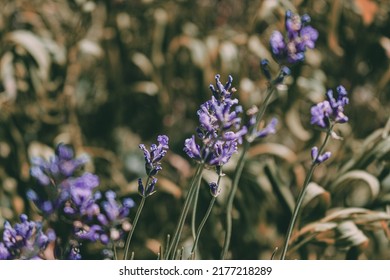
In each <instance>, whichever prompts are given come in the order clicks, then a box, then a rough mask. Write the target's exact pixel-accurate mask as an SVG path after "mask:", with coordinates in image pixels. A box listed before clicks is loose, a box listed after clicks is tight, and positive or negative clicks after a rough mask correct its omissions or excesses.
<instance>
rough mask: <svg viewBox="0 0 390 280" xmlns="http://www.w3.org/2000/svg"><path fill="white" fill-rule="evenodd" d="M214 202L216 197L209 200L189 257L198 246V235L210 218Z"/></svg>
mask: <svg viewBox="0 0 390 280" xmlns="http://www.w3.org/2000/svg"><path fill="white" fill-rule="evenodd" d="M215 200H216V197H215V196H213V198H212V199H211V201H210V204H209V208H208V209H207V212H206V214H205V215H204V217H203V219H202V221H201V223H200V225H199V227H198V230H197V231H196V238H195V241H194V245H192V249H191V255H192V256H193V255H194V253H195V250H196V246H198V242H199V237H200V233H201V232H202V229H203V227H204V225H205V224H206V221H207V219H208V218H209V216H210V213H211V210H212V209H213V206H214V202H215Z"/></svg>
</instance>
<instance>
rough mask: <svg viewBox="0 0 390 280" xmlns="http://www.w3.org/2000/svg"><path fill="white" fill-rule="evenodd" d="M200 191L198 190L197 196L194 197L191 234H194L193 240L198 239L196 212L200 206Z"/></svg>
mask: <svg viewBox="0 0 390 280" xmlns="http://www.w3.org/2000/svg"><path fill="white" fill-rule="evenodd" d="M199 189H200V188H197V190H196V192H195V195H194V204H193V207H192V218H191V232H192V238H194V239H195V238H196V212H197V211H196V210H197V208H198V207H197V206H198V198H199Z"/></svg>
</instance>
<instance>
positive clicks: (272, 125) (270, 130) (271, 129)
mask: <svg viewBox="0 0 390 280" xmlns="http://www.w3.org/2000/svg"><path fill="white" fill-rule="evenodd" d="M277 124H278V119H276V118H273V119H272V120H271V121H270V122H269V123H268V125H267V126H266V127H265V128H263V129H262V130H260V131H258V132H256V136H255V137H256V138H264V137H266V136H268V135H270V134H275V133H276V125H277Z"/></svg>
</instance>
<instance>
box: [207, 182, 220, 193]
mask: <svg viewBox="0 0 390 280" xmlns="http://www.w3.org/2000/svg"><path fill="white" fill-rule="evenodd" d="M209 187H210V193H211V195H212V196H214V197H217V196H218V195H219V194H220V192H221V191H220V189H219V187H218V185H217V184H216V183H214V182H211V183H210V184H209Z"/></svg>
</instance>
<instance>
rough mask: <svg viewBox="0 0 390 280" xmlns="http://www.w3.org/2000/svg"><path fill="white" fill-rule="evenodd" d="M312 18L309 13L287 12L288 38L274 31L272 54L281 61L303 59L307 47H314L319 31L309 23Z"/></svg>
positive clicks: (271, 43)
mask: <svg viewBox="0 0 390 280" xmlns="http://www.w3.org/2000/svg"><path fill="white" fill-rule="evenodd" d="M310 20H311V19H310V16H309V15H303V16H302V17H300V16H299V15H296V14H293V13H292V12H291V11H287V12H286V19H285V27H286V31H287V36H286V38H285V36H283V34H282V33H281V32H279V31H274V32H273V33H272V35H271V38H270V45H271V50H272V54H273V55H274V57H275V59H276V60H277V61H278V62H279V63H290V64H294V63H296V62H299V61H303V60H304V59H305V51H306V49H307V48H309V49H312V48H314V46H315V42H316V41H317V39H318V31H317V30H316V29H314V28H313V27H311V26H310V25H308V23H309V22H310Z"/></svg>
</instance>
